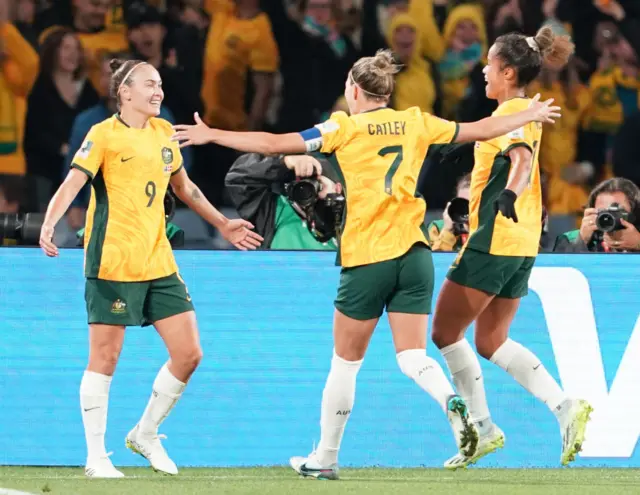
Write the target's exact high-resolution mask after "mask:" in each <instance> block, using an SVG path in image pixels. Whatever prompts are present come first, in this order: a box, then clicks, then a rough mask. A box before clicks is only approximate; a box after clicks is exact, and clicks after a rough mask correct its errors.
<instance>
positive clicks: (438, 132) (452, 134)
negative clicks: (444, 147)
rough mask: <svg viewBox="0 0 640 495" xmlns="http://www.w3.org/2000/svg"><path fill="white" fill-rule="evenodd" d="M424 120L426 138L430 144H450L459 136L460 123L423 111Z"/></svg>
mask: <svg viewBox="0 0 640 495" xmlns="http://www.w3.org/2000/svg"><path fill="white" fill-rule="evenodd" d="M422 120H423V122H424V127H425V130H426V136H425V137H426V139H427V140H428V141H429V143H430V144H449V143H452V142H453V141H455V139H456V137H458V131H459V128H460V126H459V124H458V123H457V122H452V121H450V120H445V119H441V118H440V117H436V116H435V115H431V114H430V113H423V114H422Z"/></svg>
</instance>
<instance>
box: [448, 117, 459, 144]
mask: <svg viewBox="0 0 640 495" xmlns="http://www.w3.org/2000/svg"><path fill="white" fill-rule="evenodd" d="M455 124H456V132H454V133H453V137H452V138H451V141H449V143H450V144H453V143H455V142H456V139H458V134H460V124H458V123H457V122H456V123H455Z"/></svg>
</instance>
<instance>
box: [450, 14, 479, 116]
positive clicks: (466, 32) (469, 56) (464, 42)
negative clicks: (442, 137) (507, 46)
mask: <svg viewBox="0 0 640 495" xmlns="http://www.w3.org/2000/svg"><path fill="white" fill-rule="evenodd" d="M444 38H445V40H446V43H447V51H446V53H445V55H444V57H443V59H442V60H441V61H440V64H439V65H438V69H439V72H440V79H441V81H442V83H441V84H442V86H441V87H442V116H443V117H444V118H446V119H455V118H456V114H457V109H458V105H459V103H460V101H461V100H462V98H463V97H464V95H465V93H466V91H467V88H468V86H469V74H470V73H471V71H472V70H473V68H474V67H475V66H476V64H477V63H478V62H479V61H480V60H481V59H482V58H483V57H484V56H485V55H486V53H487V33H486V29H485V25H484V18H483V12H482V9H481V8H480V7H478V6H476V5H460V6H458V7H455V8H454V9H453V10H452V11H451V12H450V13H449V16H448V17H447V20H446V22H445V26H444Z"/></svg>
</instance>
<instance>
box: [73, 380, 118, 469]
mask: <svg viewBox="0 0 640 495" xmlns="http://www.w3.org/2000/svg"><path fill="white" fill-rule="evenodd" d="M111 379H112V377H111V376H108V375H102V374H100V373H95V372H93V371H85V372H84V375H82V381H81V382H80V408H81V412H82V423H83V424H84V435H85V438H86V440H87V457H90V458H95V457H104V456H106V455H107V451H106V449H105V446H104V434H105V432H106V431H107V409H108V405H109V388H110V387H111Z"/></svg>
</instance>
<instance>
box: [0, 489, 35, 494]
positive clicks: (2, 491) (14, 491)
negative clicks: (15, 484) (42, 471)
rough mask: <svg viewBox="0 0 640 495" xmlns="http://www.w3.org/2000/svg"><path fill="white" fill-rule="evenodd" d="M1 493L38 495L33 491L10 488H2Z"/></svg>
mask: <svg viewBox="0 0 640 495" xmlns="http://www.w3.org/2000/svg"><path fill="white" fill-rule="evenodd" d="M0 495H36V494H35V493H31V492H21V491H19V490H11V489H10V488H0Z"/></svg>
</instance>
